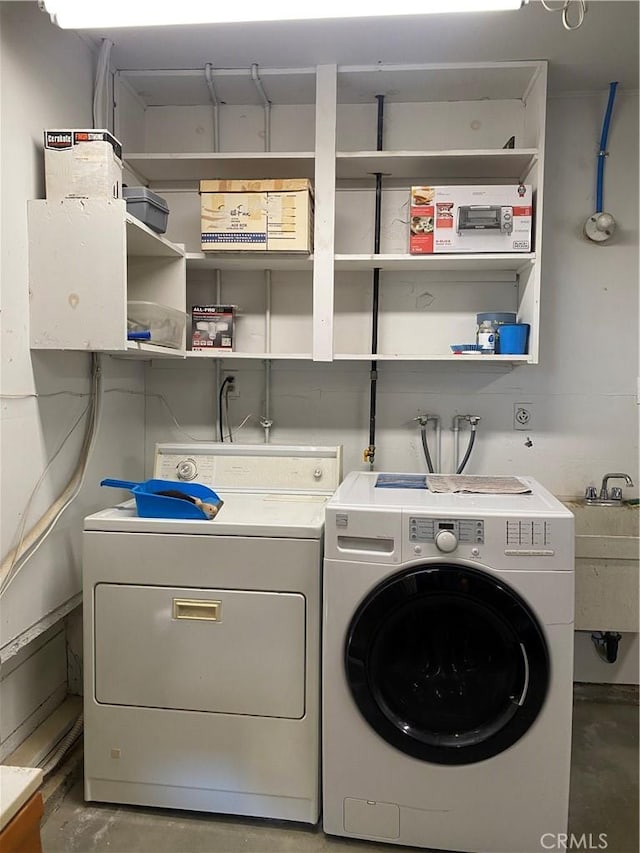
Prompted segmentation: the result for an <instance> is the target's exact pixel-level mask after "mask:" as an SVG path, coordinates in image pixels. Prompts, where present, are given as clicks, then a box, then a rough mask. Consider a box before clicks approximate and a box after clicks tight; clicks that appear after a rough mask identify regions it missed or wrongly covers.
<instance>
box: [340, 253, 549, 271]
mask: <svg viewBox="0 0 640 853" xmlns="http://www.w3.org/2000/svg"><path fill="white" fill-rule="evenodd" d="M535 259H536V256H535V252H521V253H516V254H511V253H510V254H500V253H487V254H469V255H336V256H335V268H336V270H372V269H381V270H389V271H393V270H397V271H401V272H406V271H409V270H415V271H418V270H419V271H423V270H443V271H444V270H451V271H452V272H457V271H465V272H474V271H480V270H481V271H482V272H490V271H492V270H502V271H505V270H506V271H509V272H514V273H517V272H519V271H520V270H521V269H525V268H527V267H529V266H530V265H531V264H532V263H533V262H534V261H535Z"/></svg>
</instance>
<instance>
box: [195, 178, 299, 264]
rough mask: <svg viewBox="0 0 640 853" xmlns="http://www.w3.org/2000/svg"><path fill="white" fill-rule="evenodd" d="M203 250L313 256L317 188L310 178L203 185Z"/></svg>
mask: <svg viewBox="0 0 640 853" xmlns="http://www.w3.org/2000/svg"><path fill="white" fill-rule="evenodd" d="M200 198H201V214H202V224H201V246H202V251H203V252H247V251H252V252H311V250H312V246H313V190H312V187H311V182H310V181H309V180H307V179H306V178H302V179H288V180H273V181H268V180H264V181H200Z"/></svg>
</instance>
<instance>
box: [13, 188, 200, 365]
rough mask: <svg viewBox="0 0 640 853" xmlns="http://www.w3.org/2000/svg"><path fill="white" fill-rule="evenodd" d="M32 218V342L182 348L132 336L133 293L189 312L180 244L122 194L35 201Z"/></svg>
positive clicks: (39, 345)
mask: <svg viewBox="0 0 640 853" xmlns="http://www.w3.org/2000/svg"><path fill="white" fill-rule="evenodd" d="M28 223H29V290H30V314H31V324H30V325H31V348H32V349H56V350H95V351H103V352H115V353H121V352H132V353H147V355H148V356H150V355H153V356H154V357H156V356H162V355H171V354H176V352H182V349H181V350H180V351H176V350H171V349H167V348H166V347H160V346H154V345H153V344H139V343H131V342H129V341H127V301H128V300H143V301H148V302H158V303H160V304H162V305H167V306H169V307H170V308H176V309H179V310H182V311H184V307H185V259H184V250H183V248H182V247H181V246H178V245H175V244H173V243H171V242H170V241H169V240H165V239H164V238H163V237H159V236H158V235H157V234H154V232H153V231H151V230H150V229H149V228H147V227H146V225H143V224H142V223H141V222H139V221H138V220H137V219H136V218H135V217H132V216H130V215H129V214H128V213H127V211H126V205H125V202H124V201H122V200H120V199H114V200H113V201H102V200H100V199H83V200H79V199H65V200H63V201H42V200H36V201H30V202H29V203H28ZM182 348H184V337H183V341H182Z"/></svg>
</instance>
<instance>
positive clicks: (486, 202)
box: [409, 184, 533, 255]
mask: <svg viewBox="0 0 640 853" xmlns="http://www.w3.org/2000/svg"><path fill="white" fill-rule="evenodd" d="M410 205H411V208H410V219H409V223H410V226H409V227H410V233H409V253H410V254H412V255H431V254H444V253H447V252H450V253H456V254H457V253H463V252H531V251H532V248H531V224H532V220H533V206H532V193H531V186H529V185H526V186H525V185H524V184H519V185H516V184H509V185H500V184H498V185H494V186H453V187H426V186H423V187H411V200H410Z"/></svg>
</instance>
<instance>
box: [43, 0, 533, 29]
mask: <svg viewBox="0 0 640 853" xmlns="http://www.w3.org/2000/svg"><path fill="white" fill-rule="evenodd" d="M528 2H529V0H396V2H391V3H389V4H388V5H387V4H385V6H384V9H383V11H379V10H376V9H373V8H372V2H371V0H324V2H323V3H318V4H316V3H307V4H305V3H303V2H302V0H236V2H235V3H224V2H215V0H172V2H169V1H168V0H164V2H163V0H40V8H41V9H43V10H44V11H46V12H48V13H49V15H50V16H51V20H52V21H53V22H54V23H55V24H57V25H58V26H59V27H62V28H63V29H74V30H84V29H93V28H96V27H101V28H105V29H106V28H109V27H152V26H154V27H157V26H167V25H173V26H176V25H180V24H222V23H246V22H248V21H301V20H311V19H315V20H317V19H326V18H378V17H396V16H403V15H428V14H437V13H440V14H443V13H446V14H448V13H449V12H499V11H508V10H512V9H519V8H520V7H521V6H523V5H524V4H525V3H528Z"/></svg>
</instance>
